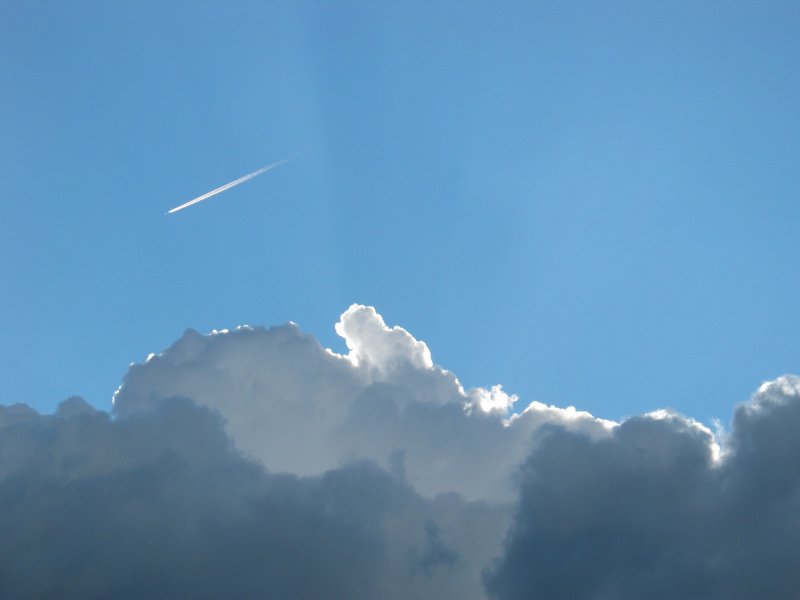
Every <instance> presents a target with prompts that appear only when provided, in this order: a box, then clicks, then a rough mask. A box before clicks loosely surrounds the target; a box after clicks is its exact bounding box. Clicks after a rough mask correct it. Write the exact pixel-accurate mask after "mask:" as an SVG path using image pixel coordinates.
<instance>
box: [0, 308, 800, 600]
mask: <svg viewBox="0 0 800 600" xmlns="http://www.w3.org/2000/svg"><path fill="white" fill-rule="evenodd" d="M336 331H337V332H338V333H339V335H341V336H342V337H343V338H344V340H345V343H346V345H347V348H348V353H347V354H345V355H339V354H336V353H334V352H331V351H330V350H326V349H324V348H322V347H321V346H320V345H319V344H318V342H317V341H316V340H315V339H314V338H313V337H311V336H309V335H307V334H305V333H303V332H302V331H301V330H300V329H299V328H298V327H297V326H296V325H293V324H289V325H284V326H280V327H274V328H271V329H264V328H251V327H240V328H238V329H236V330H233V331H223V332H214V333H212V334H210V335H200V334H199V333H197V332H195V331H192V330H189V331H187V332H186V333H185V334H184V335H183V336H182V337H181V338H180V339H179V340H177V341H176V342H175V343H174V344H173V345H172V346H170V347H169V348H167V349H166V350H164V351H163V352H161V353H160V354H158V355H151V356H150V357H148V359H147V360H146V361H145V362H144V363H142V364H136V365H132V366H131V368H130V369H129V371H128V373H127V374H126V376H125V378H124V380H123V383H122V385H121V386H120V389H119V390H118V391H117V393H116V394H115V401H114V409H113V411H112V414H108V413H105V412H102V411H97V410H95V409H93V408H91V407H90V406H89V405H87V404H86V403H85V402H83V401H82V400H81V399H79V398H71V399H68V400H66V401H64V402H63V403H62V404H61V405H60V406H59V409H58V411H57V412H56V413H55V414H54V415H40V414H38V413H36V412H35V411H33V410H32V409H30V408H29V407H26V406H24V405H10V406H3V407H0V531H2V532H3V535H2V536H0V556H3V557H5V558H4V559H3V560H2V561H0V595H1V596H3V597H58V598H70V597H75V598H78V597H80V598H94V597H98V598H99V597H112V596H113V597H122V598H126V597H131V598H133V597H137V598H138V597H152V598H170V597H196V598H219V597H237V598H282V599H283V598H296V599H306V598H308V599H312V598H320V597H325V598H375V599H380V598H389V599H392V598H442V599H450V598H452V599H470V598H475V599H481V598H496V599H500V600H507V599H517V598H578V599H579V598H622V599H625V598H643V597H646V598H754V597H775V598H777V597H781V598H783V597H792V596H793V595H795V593H796V590H798V589H800V576H798V575H797V572H796V569H795V568H794V564H795V562H796V561H795V556H796V550H795V548H796V547H797V545H798V543H799V542H800V436H798V435H797V431H800V379H798V378H797V377H793V376H785V377H782V378H779V379H777V380H775V381H772V382H768V383H766V384H764V385H762V386H761V388H760V389H759V390H758V391H757V392H756V394H755V395H754V397H753V399H752V400H751V401H750V402H748V403H746V404H743V405H741V406H739V407H737V408H736V410H735V413H734V418H733V421H732V424H731V427H730V431H729V432H728V433H726V434H724V435H719V434H717V435H715V434H714V433H713V432H711V431H710V430H709V429H708V428H706V427H705V426H703V425H701V424H699V423H697V422H696V421H693V420H691V419H689V418H687V417H684V416H681V415H677V414H673V413H670V412H668V411H658V412H655V413H650V414H646V415H641V416H636V417H632V418H629V419H627V420H625V421H623V422H622V423H613V422H610V421H605V420H602V419H598V418H595V417H593V416H592V415H589V414H588V413H584V412H581V411H577V410H575V409H574V408H558V407H552V406H547V405H545V404H541V403H532V404H530V405H528V406H527V407H526V408H520V407H519V404H520V403H519V402H518V400H517V398H516V397H514V396H511V395H508V394H507V393H506V392H505V391H503V389H502V388H501V387H500V386H494V387H491V388H486V389H484V388H476V389H467V390H465V389H464V388H463V386H462V385H461V384H460V383H459V381H458V379H457V378H456V376H455V375H453V374H452V373H450V372H449V371H447V370H445V369H443V368H441V367H439V366H438V365H436V364H435V363H434V361H433V359H432V356H431V353H430V351H429V349H428V347H427V346H426V345H425V343H424V342H422V341H419V340H417V339H415V338H414V337H413V336H412V335H411V334H410V333H409V332H407V331H406V330H404V329H402V328H400V327H389V326H387V325H386V324H385V322H384V321H383V319H382V318H381V316H380V315H378V314H377V312H376V311H375V309H373V308H371V307H366V306H360V305H354V306H352V307H350V308H349V309H348V310H347V311H346V312H345V313H344V314H343V315H342V317H341V319H340V321H339V323H338V324H337V325H336Z"/></svg>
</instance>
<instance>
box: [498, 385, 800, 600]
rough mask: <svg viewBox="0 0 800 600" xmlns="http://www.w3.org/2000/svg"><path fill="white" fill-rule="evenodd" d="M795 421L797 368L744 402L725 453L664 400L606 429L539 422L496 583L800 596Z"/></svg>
mask: <svg viewBox="0 0 800 600" xmlns="http://www.w3.org/2000/svg"><path fill="white" fill-rule="evenodd" d="M798 432H800V379H798V378H796V377H788V376H787V377H782V378H779V379H778V380H776V381H773V382H770V383H767V384H764V385H763V386H762V387H761V389H760V390H759V391H758V393H757V394H756V395H755V397H754V398H753V399H752V401H751V402H750V403H747V404H744V405H742V406H740V407H738V409H737V410H736V412H735V415H734V419H733V429H732V431H731V432H730V434H729V435H728V436H726V438H727V439H726V440H725V444H724V447H723V454H722V455H721V456H719V455H718V454H717V452H716V447H715V441H714V439H713V436H712V434H711V432H710V431H708V430H707V429H705V428H704V427H702V426H699V425H698V424H697V423H695V422H693V421H691V420H689V419H686V418H685V417H682V416H680V415H674V414H669V413H667V412H664V411H659V412H657V413H654V414H651V415H645V416H642V417H635V418H631V419H628V420H627V421H625V422H623V423H622V424H621V425H619V427H617V428H615V429H614V431H613V434H612V435H611V436H610V437H608V438H605V439H602V440H590V439H588V438H587V437H586V436H583V435H580V434H577V433H575V432H572V431H568V430H565V429H561V428H551V429H548V431H546V432H540V436H539V440H538V443H537V447H536V449H535V450H534V452H533V453H532V455H531V456H530V457H529V458H528V459H527V460H526V461H525V463H524V464H523V466H522V467H521V469H520V476H519V481H520V499H519V504H518V507H517V511H516V517H515V521H514V524H513V526H512V528H511V531H510V535H509V537H508V540H507V543H506V550H505V555H504V556H503V558H502V559H501V560H500V561H499V562H498V563H497V564H496V566H495V567H494V569H493V570H492V571H491V572H489V573H488V574H487V577H486V583H487V585H488V589H489V590H490V592H491V595H492V596H493V597H495V598H498V599H501V600H512V599H518V598H577V599H580V598H719V599H722V598H728V599H736V598H742V599H744V598H794V597H797V595H798V592H799V591H800V573H798V570H797V568H796V565H797V558H798V551H797V548H798V546H799V545H800V435H798Z"/></svg>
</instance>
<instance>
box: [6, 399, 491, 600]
mask: <svg viewBox="0 0 800 600" xmlns="http://www.w3.org/2000/svg"><path fill="white" fill-rule="evenodd" d="M0 423H2V428H1V429H0V457H1V458H0V531H2V535H1V536H0V556H2V557H3V559H2V560H1V561H0V594H2V596H3V597H5V598H23V597H25V598H31V597H38V598H110V597H114V598H296V599H314V598H342V599H354V598H364V599H371V598H398V599H401V598H409V597H443V598H456V597H458V598H480V597H482V592H481V589H480V584H479V580H478V577H477V574H478V573H479V572H480V566H481V564H483V563H484V562H485V561H486V560H488V559H489V556H488V555H486V554H485V552H484V551H482V550H481V548H484V547H485V541H484V539H482V538H485V537H487V536H489V537H491V536H494V538H495V539H494V541H493V542H492V545H496V544H497V543H499V536H500V535H501V533H502V531H503V527H504V524H505V522H506V512H505V511H504V510H501V509H498V508H493V507H489V506H488V505H484V504H482V503H467V502H464V501H462V500H461V499H460V498H459V497H457V496H443V497H440V498H436V499H430V500H426V499H423V498H421V497H420V496H418V495H417V494H416V493H415V492H414V491H413V490H412V489H411V488H410V487H409V486H408V484H407V483H406V482H404V481H403V480H402V479H399V478H398V477H396V476H393V475H390V474H389V473H387V472H386V471H383V470H381V469H380V468H378V467H377V466H375V465H373V464H370V463H364V462H360V463H354V464H351V465H348V466H346V467H343V468H340V469H336V470H333V471H329V472H327V473H325V474H323V475H321V476H318V477H308V478H299V477H297V476H294V475H286V474H283V475H280V474H270V473H267V472H265V471H264V470H263V468H262V467H261V466H260V465H258V464H256V463H253V462H250V461H248V460H245V459H244V458H242V456H241V455H240V454H239V453H238V451H237V450H236V449H235V448H234V446H233V444H232V443H231V441H230V439H229V437H228V436H227V434H226V433H225V431H224V428H223V423H222V420H221V418H220V417H219V416H218V415H215V414H213V413H212V412H210V411H209V410H208V409H206V408H202V407H198V406H196V405H195V404H193V403H192V402H190V401H188V400H181V399H171V400H165V401H162V402H160V403H159V405H158V406H157V407H155V408H154V409H153V410H151V411H148V412H146V413H142V414H139V415H135V416H130V417H127V418H121V419H111V418H110V417H109V415H108V414H106V413H103V412H98V411H94V410H93V409H91V408H90V407H89V406H88V405H86V404H85V403H83V402H82V401H81V400H79V399H70V400H69V401H66V402H64V403H62V405H61V406H60V408H59V410H58V412H57V413H56V414H55V415H50V416H41V415H37V414H36V413H35V412H33V411H31V410H30V409H27V408H24V407H19V406H17V407H4V408H3V409H2V411H0Z"/></svg>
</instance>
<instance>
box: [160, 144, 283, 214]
mask: <svg viewBox="0 0 800 600" xmlns="http://www.w3.org/2000/svg"><path fill="white" fill-rule="evenodd" d="M295 158H297V156H290V157H289V158H284V159H283V160H279V161H278V162H274V163H272V164H269V165H267V166H266V167H261V168H260V169H258V170H257V171H253V172H252V173H248V174H247V175H245V176H243V177H239V179H235V180H233V181H231V182H230V183H226V184H225V185H221V186H219V187H218V188H217V189H215V190H211V191H210V192H208V193H206V194H203V195H202V196H198V197H197V198H195V199H194V200H189V201H188V202H185V203H184V204H181V205H180V206H176V207H175V208H172V209H170V210H168V211H167V213H166V214H168V215H171V214H172V213H176V212H178V211H179V210H183V209H184V208H186V207H188V206H191V205H192V204H197V203H198V202H202V201H203V200H205V199H206V198H211V196H216V195H217V194H221V193H222V192H224V191H225V190H229V189H231V188H232V187H235V186H237V185H239V184H240V183H244V182H245V181H247V180H248V179H252V178H253V177H257V176H258V175H261V174H262V173H264V172H266V171H269V170H270V169H274V168H275V167H280V166H281V165H284V164H286V163H287V162H289V161H290V160H293V159H295Z"/></svg>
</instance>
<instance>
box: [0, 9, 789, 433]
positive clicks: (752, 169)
mask: <svg viewBox="0 0 800 600" xmlns="http://www.w3.org/2000/svg"><path fill="white" fill-rule="evenodd" d="M1 6H2V9H0V10H2V19H0V21H2V25H0V27H1V28H2V32H1V33H2V35H0V44H2V46H1V47H0V49H2V52H0V54H1V55H2V57H3V58H2V59H0V60H2V62H0V69H2V70H1V71H0V73H1V77H2V81H3V86H2V87H3V90H4V91H3V93H2V95H0V109H1V111H0V112H2V115H3V116H2V118H0V119H1V120H0V126H2V135H0V161H1V162H2V165H3V177H2V182H0V196H1V197H2V198H3V201H2V204H1V205H0V210H1V211H2V214H1V215H0V222H2V254H0V261H1V262H0V277H2V281H3V282H4V284H3V294H2V308H3V310H2V316H1V317H0V319H2V321H1V322H0V329H2V331H3V340H4V345H5V346H6V347H7V348H8V352H7V353H5V354H6V360H4V361H2V366H1V367H0V369H2V371H0V381H2V393H3V395H4V397H6V398H9V399H13V400H14V401H22V402H27V403H29V404H31V405H33V406H36V407H38V408H41V409H42V410H45V411H51V410H53V409H54V408H55V406H56V404H57V403H58V402H59V401H60V400H62V399H64V398H65V397H67V396H70V395H72V394H80V395H83V396H84V397H85V398H86V399H87V400H88V401H89V402H90V403H91V404H93V405H95V406H97V407H100V408H108V407H109V406H110V401H111V400H110V399H111V394H112V392H113V391H114V389H115V388H116V386H117V385H118V384H119V381H120V379H121V377H122V375H123V374H124V372H125V369H126V366H127V365H128V363H130V362H132V361H141V360H143V359H144V357H145V356H146V355H147V354H148V353H150V352H158V351H159V350H161V349H163V348H165V347H166V346H167V345H168V344H169V343H170V342H171V341H172V340H174V339H175V338H176V337H178V336H179V335H180V334H181V333H182V332H183V330H184V329H186V328H190V327H191V328H194V329H197V330H198V331H202V332H208V331H210V330H211V329H215V328H217V329H219V328H224V327H233V326H236V325H239V324H244V323H248V324H254V325H256V324H264V325H278V324H282V323H285V322H287V321H289V320H291V321H294V322H296V323H298V324H299V325H300V326H301V327H302V328H303V329H304V330H305V331H308V332H310V333H313V334H314V335H315V336H317V337H318V338H319V339H320V340H321V342H322V343H323V344H324V345H327V346H330V347H332V348H333V349H335V350H337V351H341V350H343V348H342V345H341V340H340V339H339V338H338V337H337V336H336V335H335V333H334V331H333V328H332V325H333V323H335V321H336V320H337V318H338V316H339V314H341V313H342V312H343V311H344V310H345V309H346V308H347V307H348V306H349V305H350V304H351V303H353V302H357V303H364V304H368V305H372V306H375V307H377V308H378V310H379V311H380V312H381V314H383V315H384V316H385V317H386V318H387V319H388V320H389V321H390V322H392V323H396V324H400V325H402V326H403V327H405V328H406V329H408V330H409V331H411V332H412V333H414V334H415V335H416V336H417V337H419V338H420V339H423V340H425V341H426V342H427V343H428V345H429V346H430V347H431V349H432V352H433V353H434V359H435V361H436V362H437V363H439V364H442V365H444V366H445V367H446V368H448V369H451V370H452V371H454V372H455V373H457V374H459V376H460V377H461V378H462V379H464V380H465V383H466V384H468V385H483V386H486V385H492V384H497V383H500V384H502V385H504V387H505V388H506V389H508V390H509V391H511V392H513V393H516V394H518V395H520V396H521V397H522V398H524V399H525V400H526V401H532V400H539V401H543V402H548V403H555V404H558V405H569V404H573V405H575V406H578V407H580V408H584V409H586V410H590V411H591V412H593V413H595V414H601V415H603V416H607V417H608V418H619V417H622V416H624V415H631V414H636V413H639V412H642V411H645V410H652V409H656V408H660V407H672V408H675V409H677V410H680V411H683V412H686V413H690V414H692V415H694V416H696V417H697V418H699V419H701V420H704V421H707V420H709V419H711V418H713V417H717V418H721V419H727V418H728V417H729V415H730V410H731V406H732V404H733V403H736V402H739V401H743V400H745V399H747V398H748V397H749V396H750V394H751V393H752V392H753V390H755V389H756V388H757V387H758V385H760V383H761V382H762V381H765V380H768V379H772V378H774V377H776V376H779V375H781V374H783V373H787V372H793V371H796V365H797V361H796V358H797V355H798V353H797V343H796V340H797V339H798V333H800V332H799V331H798V327H800V325H799V323H800V319H798V317H799V316H800V315H798V305H797V302H796V298H797V297H798V295H800V289H799V287H800V283H798V282H800V277H798V271H797V268H798V267H797V265H798V264H800V260H798V259H799V258H800V256H799V254H798V253H799V252H800V250H798V244H797V243H796V236H795V235H794V229H793V227H792V223H795V222H797V219H798V216H800V203H798V202H797V196H798V189H800V180H799V179H798V170H797V168H796V166H797V156H798V150H800V148H798V144H799V143H800V142H799V141H798V140H800V135H799V134H800V122H798V115H797V110H796V107H797V106H798V104H800V75H799V74H798V72H797V69H795V68H793V67H794V64H795V62H796V58H797V56H798V51H799V50H800V40H798V36H797V35H796V32H797V25H798V17H799V16H800V15H798V13H799V12H800V11H798V9H797V7H796V6H795V5H793V4H792V3H781V2H777V3H771V4H770V5H769V6H763V5H761V4H759V3H714V2H704V3H696V2H691V3H688V2H687V3H674V4H673V5H671V6H670V7H669V8H667V7H663V6H659V5H658V4H657V3H633V2H631V3H627V2H619V3H606V4H604V5H602V6H601V5H595V4H594V3H569V2H567V3H558V4H557V5H556V4H555V3H553V4H545V3H539V4H532V3H506V4H502V5H500V6H488V5H485V4H482V3H462V2H458V3H447V2H438V3H433V5H429V3H418V4H416V5H415V4H412V5H408V4H407V3H392V2H389V3H378V4H374V3H366V2H363V3H362V2H344V3H329V2H317V3H308V2H284V3H273V2H265V3H261V2H258V3H250V2H237V3H232V4H228V3H216V2H192V3H180V2H174V3H169V5H168V6H163V4H162V3H148V2H139V3H136V4H135V5H134V4H124V3H96V2H79V3H70V4H66V5H65V4H63V3H56V2H37V3H22V2H4V3H2V5H1ZM296 153H301V158H299V159H298V160H295V161H294V162H292V163H291V164H288V165H286V166H284V167H281V168H280V169H278V170H275V171H273V172H270V173H269V174H265V175H263V176H261V177H260V178H258V179H255V180H252V181H250V182H248V183H246V184H244V185H242V186H240V187H238V188H236V189H233V190H230V191H228V192H226V194H225V195H224V196H218V197H216V198H214V199H211V200H209V201H207V202H206V203H204V204H202V205H198V206H195V207H192V210H191V211H190V210H186V211H183V212H181V213H179V214H176V215H171V216H170V217H169V218H167V217H165V215H164V213H165V211H166V210H167V209H169V208H172V207H174V206H177V205H178V204H180V203H182V202H184V201H187V200H190V199H192V198H194V197H196V196H199V195H200V194H202V193H205V192H206V191H209V190H211V189H213V188H215V187H217V186H219V185H222V184H223V183H226V182H228V181H231V180H233V179H236V178H237V177H239V176H241V175H244V174H246V173H249V172H250V171H253V170H255V169H256V168H258V167H260V166H262V165H265V164H267V163H269V162H272V161H276V160H280V159H283V158H286V157H289V156H291V155H294V154H296ZM44 365H46V368H43V367H44Z"/></svg>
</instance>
